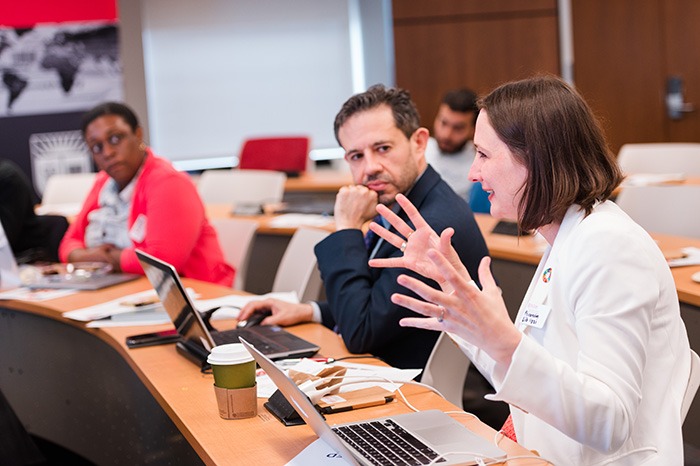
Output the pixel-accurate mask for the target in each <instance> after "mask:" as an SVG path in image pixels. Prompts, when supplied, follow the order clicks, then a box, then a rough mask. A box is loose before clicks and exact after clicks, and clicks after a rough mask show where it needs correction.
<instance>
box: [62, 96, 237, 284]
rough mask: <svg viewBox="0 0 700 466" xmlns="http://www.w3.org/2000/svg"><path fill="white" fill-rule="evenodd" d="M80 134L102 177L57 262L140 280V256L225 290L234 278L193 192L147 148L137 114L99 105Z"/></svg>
mask: <svg viewBox="0 0 700 466" xmlns="http://www.w3.org/2000/svg"><path fill="white" fill-rule="evenodd" d="M82 131H83V136H84V137H85V142H86V143H87V146H88V147H89V149H90V152H91V153H92V156H93V158H94V160H95V164H96V165H97V167H98V168H99V169H100V170H101V171H100V172H99V173H98V174H97V177H96V180H95V184H94V185H93V187H92V189H91V190H90V192H89V194H88V196H87V198H86V200H85V202H84V204H83V206H82V209H81V211H80V213H79V214H78V216H77V217H76V219H75V220H74V221H73V222H72V223H71V225H70V227H69V228H68V231H67V232H66V234H65V236H64V238H63V240H62V241H61V245H60V248H59V256H60V259H61V261H63V262H89V261H99V262H108V263H110V264H111V265H112V267H113V270H114V271H117V272H128V273H137V274H139V273H140V274H142V273H143V269H142V268H141V265H140V264H139V261H138V259H137V257H136V254H135V252H134V250H135V249H136V248H138V249H141V250H143V251H145V252H147V253H149V254H151V255H153V256H155V257H158V258H159V259H162V260H164V261H166V262H168V263H170V264H172V265H173V266H174V267H175V268H176V269H177V270H178V272H179V273H180V274H182V275H183V276H185V277H189V278H196V279H199V280H203V281H208V282H212V283H218V284H221V285H226V286H231V285H232V283H233V278H234V274H235V271H234V269H233V268H232V267H231V266H230V265H228V264H227V263H226V262H225V260H224V255H223V252H222V250H221V246H220V244H219V240H218V238H217V235H216V232H215V230H214V228H213V227H212V226H211V225H210V224H209V222H208V221H207V218H206V216H205V211H204V205H203V204H202V201H201V199H200V197H199V194H198V193H197V189H196V187H195V186H194V184H193V183H192V181H191V180H190V178H189V176H188V175H186V174H184V173H181V172H178V171H177V170H175V169H174V168H173V166H172V165H171V164H170V162H168V161H167V160H165V159H162V158H160V157H157V156H156V155H155V154H153V151H152V150H151V149H150V148H148V147H146V145H145V144H144V142H143V139H142V135H143V130H142V128H141V127H140V126H139V123H138V119H137V117H136V115H135V113H134V112H133V111H132V110H131V109H130V108H129V107H127V106H126V105H124V104H121V103H115V102H107V103H104V104H101V105H98V106H97V107H95V108H93V109H92V110H90V111H88V112H87V113H86V114H85V115H84V117H83V124H82Z"/></svg>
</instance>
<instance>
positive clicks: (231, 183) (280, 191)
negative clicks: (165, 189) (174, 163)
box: [197, 170, 287, 205]
mask: <svg viewBox="0 0 700 466" xmlns="http://www.w3.org/2000/svg"><path fill="white" fill-rule="evenodd" d="M286 181H287V175H286V174H284V173H282V172H278V171H271V170H205V171H204V172H202V174H201V175H200V176H199V179H198V181H197V190H198V191H199V195H200V196H201V197H202V201H203V202H204V203H205V204H231V203H232V204H240V205H261V204H264V203H272V202H280V201H281V200H282V196H283V195H284V183H285V182H286Z"/></svg>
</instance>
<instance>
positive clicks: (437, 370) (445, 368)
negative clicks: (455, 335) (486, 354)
mask: <svg viewBox="0 0 700 466" xmlns="http://www.w3.org/2000/svg"><path fill="white" fill-rule="evenodd" d="M470 364H471V361H470V360H469V358H468V357H467V355H466V354H464V352H463V351H462V350H461V349H460V347H459V346H458V345H457V343H455V342H454V341H453V340H452V338H450V336H449V335H448V334H447V333H445V332H442V333H441V334H440V336H439V337H438V339H437V341H436V342H435V346H433V351H432V352H431V353H430V357H428V362H427V363H426V364H425V369H423V375H422V376H421V382H422V383H425V384H428V385H430V386H431V387H433V388H435V389H436V390H437V391H439V392H440V393H442V396H444V397H445V399H446V400H447V401H449V402H450V403H452V404H454V405H456V406H458V407H459V408H460V409H463V402H462V397H463V394H464V381H465V380H466V379H467V371H468V370H469V365H470Z"/></svg>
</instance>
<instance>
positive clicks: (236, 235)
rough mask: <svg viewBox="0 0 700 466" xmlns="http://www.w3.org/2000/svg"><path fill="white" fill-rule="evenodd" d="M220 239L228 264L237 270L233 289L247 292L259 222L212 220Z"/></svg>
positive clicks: (228, 219) (234, 219)
mask: <svg viewBox="0 0 700 466" xmlns="http://www.w3.org/2000/svg"><path fill="white" fill-rule="evenodd" d="M210 223H211V225H212V226H213V227H214V229H215V230H216V234H217V236H218V237H219V244H220V245H221V249H223V252H224V258H225V259H226V262H227V263H228V264H230V265H232V266H233V267H234V268H235V269H236V278H235V281H234V283H233V287H234V288H235V289H237V290H245V285H246V277H247V275H248V263H249V262H250V255H251V254H250V253H251V251H252V249H253V247H252V246H253V239H254V238H255V232H256V231H257V229H258V222H256V221H254V220H246V219H242V218H215V219H212V220H210Z"/></svg>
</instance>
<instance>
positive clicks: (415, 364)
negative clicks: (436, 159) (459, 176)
mask: <svg viewBox="0 0 700 466" xmlns="http://www.w3.org/2000/svg"><path fill="white" fill-rule="evenodd" d="M465 176H466V174H465ZM408 198H409V199H410V201H411V202H412V203H413V204H414V205H415V206H416V207H417V208H418V210H419V211H420V213H421V215H422V216H423V217H424V218H425V220H426V221H427V222H428V224H429V225H430V226H431V227H432V228H433V229H434V230H435V231H436V232H438V233H440V232H442V231H443V230H444V229H445V228H447V227H453V228H454V229H455V234H454V236H453V238H452V244H453V246H454V247H455V249H456V250H457V252H458V254H459V256H460V258H461V259H462V262H463V263H464V264H465V266H466V267H467V269H468V270H469V273H470V275H471V276H472V277H473V278H477V268H478V265H479V262H480V261H481V258H482V257H484V256H485V255H487V254H488V250H487V248H486V243H485V242H484V238H483V236H482V235H481V231H480V230H479V227H478V225H477V224H476V221H475V220H474V215H473V214H472V211H471V210H470V209H469V206H468V205H467V203H466V202H465V201H464V199H462V198H460V197H459V196H458V195H457V194H456V193H455V192H454V191H453V190H452V189H451V188H450V187H449V186H448V185H447V183H445V182H444V181H443V180H442V178H440V175H438V174H437V172H436V171H435V170H434V169H433V168H432V167H430V166H428V168H427V169H426V171H425V172H424V173H423V175H422V176H421V177H420V178H419V179H418V181H417V182H416V184H415V185H414V186H413V188H412V189H411V191H410V193H409V194H408ZM399 216H400V217H401V218H402V219H404V220H406V221H408V218H407V215H406V213H405V212H403V210H402V211H400V212H399ZM315 252H316V257H317V259H318V267H319V270H320V271H321V277H322V278H323V282H324V285H325V288H326V295H327V297H328V302H327V303H319V306H320V308H321V314H322V316H323V324H324V325H326V326H327V327H329V328H336V327H337V329H338V332H339V333H340V334H341V335H342V337H343V340H344V342H345V345H346V346H347V348H348V350H349V351H350V352H352V353H372V354H374V355H375V356H379V357H380V358H382V359H384V360H385V361H386V362H387V363H389V364H390V365H392V366H394V367H399V368H404V369H406V368H423V367H424V366H425V363H426V362H427V360H428V356H430V352H431V351H432V349H433V346H434V344H435V341H436V340H437V337H438V333H437V332H434V331H430V330H419V329H416V328H408V327H407V328H404V327H400V326H399V320H400V319H401V318H403V317H408V316H417V315H418V314H416V313H414V312H413V311H410V310H408V309H406V308H403V307H400V306H397V305H395V304H393V303H392V302H391V299H390V298H391V295H392V294H393V293H396V292H401V293H408V290H407V289H406V288H403V287H401V286H399V285H398V284H397V283H396V278H397V277H398V276H399V275H400V274H409V275H413V276H417V275H416V274H415V273H413V272H410V271H409V270H407V269H396V268H393V269H374V268H370V267H369V266H368V265H367V260H368V258H369V252H368V251H367V249H366V247H365V244H364V241H363V236H362V232H361V231H360V230H355V229H348V230H340V231H337V232H335V233H333V234H331V235H330V236H328V237H327V238H326V239H324V240H323V241H321V242H320V243H319V244H317V245H316V248H315ZM400 255H401V252H400V251H399V250H398V249H396V248H395V247H394V246H392V245H391V244H389V243H387V242H385V241H382V244H380V246H379V249H378V251H377V253H376V255H375V257H378V258H382V257H398V256H400ZM418 278H419V279H421V280H423V281H425V282H426V283H430V284H431V285H432V286H434V287H437V284H436V283H435V282H433V281H431V280H426V279H425V278H422V277H418Z"/></svg>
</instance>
